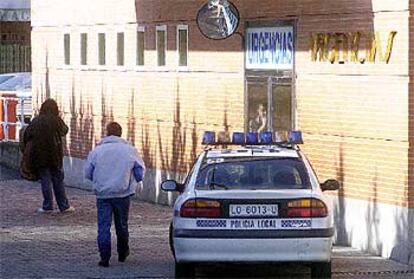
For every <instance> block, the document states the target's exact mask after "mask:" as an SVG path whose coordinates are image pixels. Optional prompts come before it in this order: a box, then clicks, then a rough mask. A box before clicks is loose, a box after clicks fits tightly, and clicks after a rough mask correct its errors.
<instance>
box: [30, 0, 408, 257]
mask: <svg viewBox="0 0 414 279" xmlns="http://www.w3.org/2000/svg"><path fill="white" fill-rule="evenodd" d="M56 2H57V1H56V0H54V1H52V0H36V1H32V28H33V30H32V46H33V56H32V57H33V59H32V63H33V88H34V103H35V104H36V105H35V109H38V108H39V106H40V104H41V102H42V101H43V100H44V99H45V98H47V97H53V98H55V99H56V100H57V101H58V103H59V105H60V107H61V109H62V112H63V116H64V118H65V120H66V122H67V123H69V124H70V136H68V138H67V142H66V152H67V156H66V159H65V171H66V174H67V183H69V184H72V185H78V186H82V187H85V185H86V187H87V184H86V182H85V181H84V180H83V179H82V175H81V173H82V164H83V160H84V159H85V157H86V156H87V154H88V152H89V151H90V150H91V149H92V147H93V146H94V145H95V143H96V142H97V141H98V140H99V139H100V138H101V137H102V135H103V131H104V127H105V124H106V123H108V121H110V120H113V119H115V120H117V121H118V122H120V123H121V124H122V126H123V128H124V136H125V138H127V139H128V140H129V141H131V142H132V143H133V144H134V145H135V146H136V147H137V148H138V150H139V151H140V152H141V154H143V157H144V161H145V163H146V165H147V167H148V169H149V171H148V175H147V177H146V179H145V181H144V184H143V186H141V188H140V193H139V194H140V195H141V196H142V197H144V198H146V199H149V200H152V201H155V202H159V203H171V202H172V200H173V197H172V196H168V195H165V194H163V193H161V192H160V189H159V184H160V182H161V181H162V180H163V179H165V178H167V177H175V178H177V179H180V178H182V177H183V175H184V174H185V172H186V171H188V169H189V167H190V165H191V163H192V162H193V160H194V158H195V157H196V155H197V154H198V152H199V151H200V150H201V149H202V146H201V145H200V142H201V135H202V132H203V131H205V130H216V131H220V130H230V131H236V130H238V131H240V130H244V129H248V128H249V123H250V122H249V121H250V118H251V113H252V112H254V111H255V107H253V105H255V106H256V105H257V102H262V101H263V102H265V103H266V104H267V106H265V107H267V108H268V113H269V114H268V115H272V117H270V118H272V119H273V122H272V121H271V120H269V122H268V123H267V125H268V126H269V127H272V128H273V129H278V128H282V129H287V128H289V127H290V128H296V129H300V130H302V132H303V135H304V140H305V145H304V146H303V149H304V150H305V152H306V154H307V155H308V157H309V159H310V160H311V162H313V166H314V168H315V170H316V172H317V174H318V176H319V178H320V180H322V181H323V180H325V179H327V178H336V179H338V180H339V181H340V182H341V184H342V187H341V190H340V191H339V193H338V194H335V195H334V196H333V200H334V204H335V216H336V223H337V241H338V242H341V243H346V244H350V245H352V246H355V247H359V248H362V249H365V250H368V251H371V252H374V253H378V254H381V255H384V256H387V257H388V256H392V257H394V258H397V259H399V260H400V261H402V262H408V261H410V256H411V262H412V261H413V260H414V240H413V238H414V227H413V225H412V224H413V223H414V209H413V207H414V24H413V21H414V19H413V12H414V1H413V0H399V1H394V0H347V1H324V0H312V1H301V0H292V1H284V0H261V1H247V0H234V1H232V2H233V3H234V4H235V5H236V6H237V8H238V10H239V13H240V16H241V23H240V25H239V27H238V30H237V31H238V34H235V35H233V36H231V37H230V38H228V39H225V40H221V41H216V40H209V39H207V38H205V37H204V36H203V35H202V34H201V33H200V31H199V29H198V28H197V24H196V15H197V11H198V9H199V8H200V7H201V6H202V5H203V4H204V3H205V2H206V1H204V0H174V1H161V0H159V1H144V0H137V1H133V0H128V1H127V0H124V1H115V0H105V1H102V0H90V1H89V2H90V3H88V5H87V6H86V5H84V4H83V2H82V1H80V0H73V1H63V0H61V1H58V2H59V5H57V4H56ZM280 27H282V28H284V27H288V28H292V30H293V33H294V42H295V43H294V50H293V51H294V53H293V54H294V56H293V61H294V62H293V65H292V67H291V68H289V69H287V70H282V71H279V70H277V71H276V70H273V69H266V70H263V69H261V70H258V69H247V68H246V65H247V64H246V63H247V62H246V61H247V60H246V59H247V58H246V56H248V55H247V52H248V50H249V46H248V44H245V42H247V41H248V38H247V37H248V36H247V34H248V32H249V29H250V30H253V29H254V28H257V30H264V29H266V28H280ZM264 88H266V89H264ZM269 88H270V89H269ZM266 90H267V91H266ZM257 96H262V97H257ZM263 96H265V97H263ZM278 96H282V97H278ZM283 96H284V97H283ZM269 98H270V99H269ZM276 114H277V115H278V117H273V115H276ZM270 118H269V119H270ZM278 119H284V120H283V121H279V120H278Z"/></svg>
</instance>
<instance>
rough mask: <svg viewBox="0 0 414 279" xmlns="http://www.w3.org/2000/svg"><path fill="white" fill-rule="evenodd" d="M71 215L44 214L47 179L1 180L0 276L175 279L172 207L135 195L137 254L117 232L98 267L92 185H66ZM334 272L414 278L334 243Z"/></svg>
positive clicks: (303, 271)
mask: <svg viewBox="0 0 414 279" xmlns="http://www.w3.org/2000/svg"><path fill="white" fill-rule="evenodd" d="M67 193H68V197H69V200H70V202H71V205H73V206H74V207H75V208H76V211H75V212H74V213H72V214H61V213H59V212H58V211H56V212H54V213H53V214H48V215H45V214H43V215H42V214H40V215H39V214H37V213H35V210H36V209H37V208H38V207H40V205H41V202H42V198H41V191H40V185H39V184H38V183H32V182H28V181H24V180H7V181H0V278H171V277H173V275H174V271H173V269H174V260H173V257H172V256H171V253H170V250H169V245H168V225H169V222H170V217H171V208H169V207H164V206H159V205H154V204H149V203H145V202H140V201H135V202H133V203H132V204H131V211H130V225H129V228H130V242H131V243H130V244H131V256H130V257H129V258H128V259H127V261H126V262H125V263H119V262H118V261H117V254H116V248H115V249H114V247H116V244H115V243H116V242H115V241H116V240H115V234H114V231H113V234H112V241H113V242H112V243H113V244H112V245H113V252H112V260H111V266H110V268H101V267H98V266H97V262H98V260H99V255H98V249H97V244H96V234H97V232H96V231H97V228H96V206H95V202H96V200H95V196H94V194H93V193H92V192H88V191H84V190H79V189H74V188H67ZM198 275H199V276H202V277H206V276H207V277H217V276H220V275H221V277H234V278H236V277H277V278H309V269H308V268H306V267H301V266H295V265H293V266H292V265H275V266H270V267H265V268H260V267H253V266H248V267H246V266H242V267H237V266H236V267H230V268H228V267H223V266H214V267H211V268H210V267H207V268H204V269H203V268H200V269H199V270H198ZM333 278H360V279H362V278H364V279H365V278H399V279H407V278H414V270H413V269H412V267H409V266H407V265H402V264H398V263H396V262H394V261H391V260H386V259H382V258H380V257H375V256H372V255H368V254H365V253H362V252H360V251H358V250H355V249H351V248H347V247H335V248H334V256H333Z"/></svg>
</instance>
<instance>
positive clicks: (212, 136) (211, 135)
mask: <svg viewBox="0 0 414 279" xmlns="http://www.w3.org/2000/svg"><path fill="white" fill-rule="evenodd" d="M215 143H216V133H215V132H212V131H205V132H204V135H203V141H202V144H215Z"/></svg>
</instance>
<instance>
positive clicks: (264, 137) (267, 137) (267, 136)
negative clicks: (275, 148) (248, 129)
mask: <svg viewBox="0 0 414 279" xmlns="http://www.w3.org/2000/svg"><path fill="white" fill-rule="evenodd" d="M272 142H273V133H272V132H262V133H260V143H272Z"/></svg>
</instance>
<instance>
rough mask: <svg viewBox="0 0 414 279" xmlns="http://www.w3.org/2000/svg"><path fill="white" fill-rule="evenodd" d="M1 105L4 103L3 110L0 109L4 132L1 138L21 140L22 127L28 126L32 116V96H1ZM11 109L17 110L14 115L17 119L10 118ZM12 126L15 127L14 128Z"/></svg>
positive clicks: (0, 123)
mask: <svg viewBox="0 0 414 279" xmlns="http://www.w3.org/2000/svg"><path fill="white" fill-rule="evenodd" d="M0 105H2V108H3V109H2V111H1V110H0V112H1V113H2V115H0V120H1V121H0V128H1V129H2V132H3V133H2V137H0V140H1V141H19V134H20V133H19V131H20V129H21V128H22V127H24V126H27V125H28V124H27V123H26V121H27V120H30V119H31V118H32V114H33V112H32V111H33V110H32V97H26V96H25V97H4V96H0ZM14 106H16V107H14ZM10 110H11V111H15V112H16V117H12V118H13V119H15V120H16V121H13V120H12V119H10V118H11V117H10V114H9V112H10ZM25 120H26V121H25ZM12 127H14V129H13V128H12ZM13 133H14V135H13ZM0 136H1V135H0Z"/></svg>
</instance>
